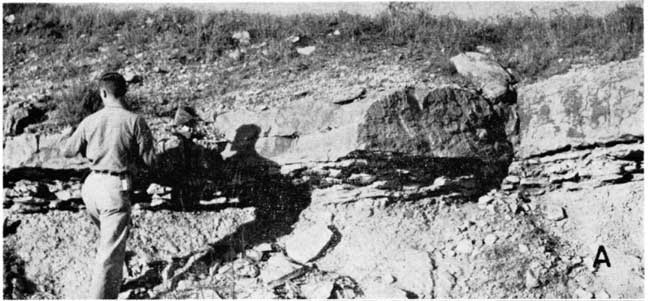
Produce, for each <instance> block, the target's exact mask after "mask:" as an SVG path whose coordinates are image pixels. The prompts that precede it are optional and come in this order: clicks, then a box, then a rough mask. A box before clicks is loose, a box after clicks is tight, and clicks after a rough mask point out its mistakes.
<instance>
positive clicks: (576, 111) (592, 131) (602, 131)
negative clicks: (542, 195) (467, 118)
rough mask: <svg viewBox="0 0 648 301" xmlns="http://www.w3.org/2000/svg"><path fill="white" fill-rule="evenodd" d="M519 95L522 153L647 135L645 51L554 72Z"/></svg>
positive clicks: (521, 90) (541, 151) (521, 156)
mask: <svg viewBox="0 0 648 301" xmlns="http://www.w3.org/2000/svg"><path fill="white" fill-rule="evenodd" d="M518 97H519V99H518V104H519V111H518V112H519V115H520V144H519V146H517V147H516V155H517V156H518V157H520V158H526V157H529V156H534V155H541V154H545V153H551V152H555V151H559V150H563V149H566V148H570V147H578V146H587V145H595V144H599V143H609V142H612V141H615V140H624V139H626V140H627V139H630V140H633V139H637V138H638V137H642V138H643V63H642V58H641V57H639V58H636V59H632V60H628V61H624V62H614V63H609V64H606V65H602V66H597V67H593V68H584V69H579V70H572V71H570V72H568V73H567V74H563V75H557V76H553V77H551V78H549V79H546V80H543V81H540V82H537V83H535V84H532V85H527V86H524V87H521V88H520V89H519V90H518Z"/></svg>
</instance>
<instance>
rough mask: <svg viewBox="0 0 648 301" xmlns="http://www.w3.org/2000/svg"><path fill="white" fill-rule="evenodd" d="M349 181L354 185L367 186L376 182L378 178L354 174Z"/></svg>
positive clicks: (364, 174)
mask: <svg viewBox="0 0 648 301" xmlns="http://www.w3.org/2000/svg"><path fill="white" fill-rule="evenodd" d="M348 180H349V182H351V183H353V184H356V185H360V186H366V185H369V184H371V183H373V182H374V181H376V176H374V175H370V174H366V173H361V174H352V175H351V176H350V177H349V179H348Z"/></svg>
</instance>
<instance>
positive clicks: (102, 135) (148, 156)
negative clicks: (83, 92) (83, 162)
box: [63, 106, 155, 172]
mask: <svg viewBox="0 0 648 301" xmlns="http://www.w3.org/2000/svg"><path fill="white" fill-rule="evenodd" d="M79 154H81V155H83V156H84V157H86V158H87V159H88V160H89V161H90V168H91V169H93V170H107V171H111V172H126V171H130V172H133V171H134V170H133V169H134V168H135V166H138V165H141V164H142V163H143V164H144V165H146V166H148V167H151V166H152V165H153V160H154V158H155V150H154V147H153V136H152V135H151V130H150V129H149V127H148V125H147V124H146V121H145V120H144V118H142V117H141V116H138V115H137V114H135V113H133V112H130V111H128V110H126V109H124V108H122V107H120V106H106V107H105V108H103V109H101V110H99V111H97V112H95V113H94V114H92V115H90V116H88V117H86V118H85V119H84V120H83V121H81V123H80V124H79V127H78V128H77V129H76V131H75V132H74V133H73V134H72V136H70V138H68V139H67V141H66V142H65V145H64V146H63V155H64V156H65V157H74V156H77V155H79Z"/></svg>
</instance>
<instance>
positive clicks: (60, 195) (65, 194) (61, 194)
mask: <svg viewBox="0 0 648 301" xmlns="http://www.w3.org/2000/svg"><path fill="white" fill-rule="evenodd" d="M54 195H55V196H56V198H57V199H59V200H61V201H67V200H69V199H71V198H72V193H71V192H70V191H69V190H61V191H58V192H56V193H55V194H54Z"/></svg>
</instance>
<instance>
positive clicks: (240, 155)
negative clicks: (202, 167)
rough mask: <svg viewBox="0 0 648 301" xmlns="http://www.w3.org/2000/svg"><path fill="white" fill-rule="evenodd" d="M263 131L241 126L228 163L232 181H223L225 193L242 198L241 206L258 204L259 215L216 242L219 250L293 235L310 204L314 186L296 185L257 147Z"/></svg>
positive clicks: (234, 248) (238, 250)
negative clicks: (294, 227)
mask: <svg viewBox="0 0 648 301" xmlns="http://www.w3.org/2000/svg"><path fill="white" fill-rule="evenodd" d="M260 131H261V129H260V128H259V127H258V126H256V125H253V124H247V125H242V126H241V127H239V128H238V130H237V132H236V136H235V138H234V141H233V142H232V150H234V151H236V152H237V153H236V154H235V155H234V156H232V157H230V158H227V160H225V162H224V163H225V174H227V175H228V179H229V181H227V182H225V183H221V185H222V186H223V187H224V192H225V195H227V196H229V197H237V198H238V199H239V206H253V207H255V208H256V211H255V216H256V218H255V220H254V221H252V222H250V223H247V224H244V225H242V226H241V227H239V229H238V230H237V231H236V232H235V233H233V234H231V235H228V236H227V237H224V238H222V239H220V240H219V241H217V242H214V243H213V246H215V247H216V251H217V253H219V252H218V251H225V250H226V249H227V248H231V249H233V250H234V251H235V252H240V251H243V250H244V249H245V248H246V247H250V246H254V245H257V244H259V243H262V242H272V241H273V240H274V239H276V238H277V237H280V236H283V235H286V234H289V233H290V232H292V225H293V224H295V223H296V222H297V220H298V218H299V214H300V213H301V212H302V211H303V210H304V209H305V208H306V207H308V205H309V204H310V189H311V188H310V185H308V184H307V183H305V184H299V185H296V184H293V182H292V180H291V179H290V178H288V177H285V176H283V175H281V173H280V172H279V170H280V165H279V164H277V163H276V162H274V161H272V160H269V159H267V158H264V157H263V156H261V155H259V154H258V153H257V151H256V149H255V147H254V146H255V144H256V141H257V139H258V138H259V134H260ZM224 247H225V248H224Z"/></svg>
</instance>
